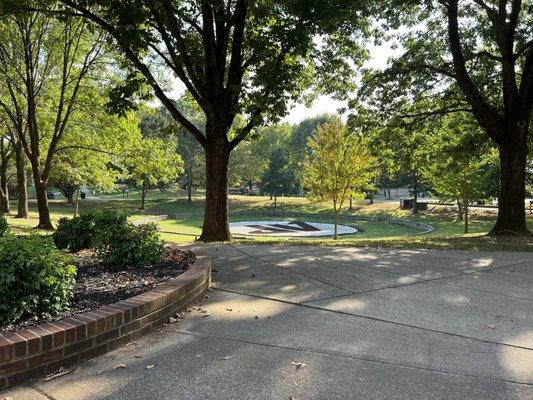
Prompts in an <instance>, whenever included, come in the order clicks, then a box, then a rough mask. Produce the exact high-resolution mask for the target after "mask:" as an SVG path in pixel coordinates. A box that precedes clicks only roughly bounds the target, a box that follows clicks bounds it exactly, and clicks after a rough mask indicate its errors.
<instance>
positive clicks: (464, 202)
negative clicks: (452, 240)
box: [463, 199, 468, 233]
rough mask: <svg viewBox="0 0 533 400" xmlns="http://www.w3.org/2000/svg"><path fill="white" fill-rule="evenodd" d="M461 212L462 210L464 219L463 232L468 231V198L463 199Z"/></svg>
mask: <svg viewBox="0 0 533 400" xmlns="http://www.w3.org/2000/svg"><path fill="white" fill-rule="evenodd" d="M463 212H464V216H465V218H464V220H465V233H468V200H467V199H465V200H464V201H463Z"/></svg>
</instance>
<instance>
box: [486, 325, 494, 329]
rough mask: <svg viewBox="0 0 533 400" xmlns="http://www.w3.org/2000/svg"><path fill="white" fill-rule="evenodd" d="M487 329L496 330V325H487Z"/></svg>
mask: <svg viewBox="0 0 533 400" xmlns="http://www.w3.org/2000/svg"><path fill="white" fill-rule="evenodd" d="M487 327H488V328H490V329H496V325H487Z"/></svg>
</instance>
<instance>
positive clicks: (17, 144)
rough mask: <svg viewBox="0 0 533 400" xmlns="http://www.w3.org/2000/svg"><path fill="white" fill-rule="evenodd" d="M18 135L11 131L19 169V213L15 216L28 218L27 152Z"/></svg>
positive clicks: (16, 164)
mask: <svg viewBox="0 0 533 400" xmlns="http://www.w3.org/2000/svg"><path fill="white" fill-rule="evenodd" d="M18 137H19V136H18V135H17V134H15V133H13V131H11V134H10V138H11V143H13V152H14V153H15V166H16V170H17V197H18V199H17V214H16V215H15V218H20V219H28V218H29V207H28V179H27V176H26V154H25V153H24V148H23V147H22V142H21V141H20V140H19V139H18Z"/></svg>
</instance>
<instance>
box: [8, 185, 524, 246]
mask: <svg viewBox="0 0 533 400" xmlns="http://www.w3.org/2000/svg"><path fill="white" fill-rule="evenodd" d="M139 205H140V197H139V195H138V193H136V192H135V191H132V192H130V194H129V197H128V198H123V197H122V194H121V193H118V194H112V195H106V196H103V197H101V198H92V199H86V200H81V201H80V211H81V212H84V211H88V210H91V209H107V210H122V211H126V212H128V213H130V215H131V219H132V220H138V219H142V218H145V217H148V216H152V215H167V214H181V213H202V212H203V193H202V192H198V193H195V196H194V197H193V201H192V202H188V201H187V198H186V192H185V191H181V190H179V191H165V192H160V191H152V192H150V193H149V194H148V197H147V202H146V210H143V211H141V210H139ZM398 206H399V201H392V202H383V201H381V202H376V203H375V204H373V205H361V204H359V205H356V206H354V209H353V210H351V211H349V210H346V211H345V215H354V216H366V217H383V218H406V219H410V220H413V221H418V222H424V223H427V224H429V225H432V226H433V227H434V228H435V231H433V232H431V233H429V234H425V235H418V236H413V235H416V233H417V232H418V231H417V230H416V229H414V228H409V227H405V226H400V225H394V224H390V223H387V222H369V221H351V220H350V221H346V220H345V221H343V219H342V217H341V221H340V223H342V224H345V225H349V226H354V227H356V228H358V229H359V230H360V232H359V233H357V234H354V235H345V236H340V238H339V240H337V241H334V240H332V239H331V238H273V237H260V238H249V237H248V238H247V237H235V238H234V239H235V242H236V243H258V242H260V243H265V244H266V243H282V244H309V245H325V246H331V245H339V246H357V247H360V246H371V247H399V248H440V249H472V250H516V251H531V250H532V247H533V242H532V241H531V240H523V239H522V240H505V241H498V240H495V239H493V238H488V237H485V236H484V235H485V234H486V233H487V232H488V231H489V230H490V229H491V227H492V226H493V224H494V222H495V219H496V215H495V214H494V213H493V214H490V213H486V212H485V213H482V214H472V216H471V221H470V233H469V234H468V235H464V234H463V223H462V222H460V221H457V220H456V215H455V211H454V210H449V211H445V210H439V211H438V212H435V210H434V211H432V212H427V213H420V214H419V215H411V213H410V211H408V210H400V209H399V208H398ZM229 208H230V219H231V221H243V220H250V219H252V220H253V219H255V220H257V219H262V218H261V217H260V216H258V215H248V216H247V215H246V212H250V213H261V212H265V213H271V212H272V211H278V212H282V213H291V212H294V213H310V214H316V215H315V216H313V217H306V218H305V219H307V220H309V221H315V222H331V218H330V216H329V215H330V214H331V210H330V207H328V205H327V204H316V203H311V202H310V201H308V200H307V199H305V198H294V197H290V198H278V206H277V208H276V209H274V208H273V201H272V200H270V199H269V197H266V196H236V195H231V196H230V198H229ZM50 209H51V212H52V220H53V222H57V221H58V220H59V218H61V217H71V216H72V215H73V213H74V208H73V207H72V206H68V205H66V204H65V201H64V200H51V201H50ZM12 210H13V211H15V210H16V203H15V202H12ZM30 211H31V212H30V214H31V218H30V219H29V220H19V219H14V218H13V216H8V222H9V224H10V226H11V228H12V230H13V231H15V233H29V232H36V231H35V230H34V229H32V228H33V227H34V226H36V225H37V221H38V220H37V210H36V204H35V202H34V201H31V202H30ZM232 213H233V215H232ZM236 214H238V215H236ZM321 214H323V216H320V215H321ZM287 218H290V217H267V218H266V219H277V220H283V219H287ZM528 220H529V221H528V222H529V225H530V227H531V229H533V218H532V217H531V216H528ZM158 225H159V226H160V230H161V236H162V238H163V239H164V240H167V241H169V242H174V243H190V242H192V241H194V240H195V238H196V237H197V236H199V235H200V232H201V225H202V219H201V218H189V219H169V220H165V221H161V222H158Z"/></svg>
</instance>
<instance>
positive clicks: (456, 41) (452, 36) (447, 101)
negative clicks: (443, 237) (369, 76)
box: [375, 0, 533, 235]
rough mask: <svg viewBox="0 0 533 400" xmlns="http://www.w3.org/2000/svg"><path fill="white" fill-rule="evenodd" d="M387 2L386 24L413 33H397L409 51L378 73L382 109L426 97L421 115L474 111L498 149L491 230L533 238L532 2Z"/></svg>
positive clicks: (399, 0)
mask: <svg viewBox="0 0 533 400" xmlns="http://www.w3.org/2000/svg"><path fill="white" fill-rule="evenodd" d="M383 4H384V5H385V10H383V12H382V14H381V15H382V16H383V17H385V18H386V19H387V20H388V21H389V26H388V27H389V28H390V27H392V28H397V27H398V26H400V25H403V26H404V27H407V28H408V29H407V30H406V29H400V30H399V31H398V34H397V35H396V39H397V41H398V42H399V43H400V45H401V46H403V49H404V50H405V51H404V53H403V54H402V55H401V56H400V57H397V58H396V59H395V60H394V61H393V63H392V65H391V68H389V69H388V70H387V71H386V74H385V76H383V75H381V74H380V75H378V76H375V77H376V78H377V80H376V81H375V83H377V81H378V80H379V81H381V82H380V83H379V84H378V85H377V87H379V89H378V90H377V91H376V93H377V94H378V95H379V96H378V97H379V98H380V102H381V103H382V106H384V108H388V109H389V110H390V111H392V112H394V111H395V110H398V109H400V110H405V107H403V105H402V104H400V103H402V102H405V100H406V99H415V101H417V100H421V99H423V100H426V105H427V108H426V109H425V110H416V111H417V112H416V115H417V116H418V117H420V116H423V115H425V116H427V115H434V114H443V113H452V112H462V111H467V112H471V113H472V114H473V116H474V117H475V119H476V121H477V123H478V124H479V126H480V127H482V128H483V130H484V132H485V134H486V135H487V136H486V137H487V139H490V140H491V141H492V142H493V143H495V144H496V146H497V147H498V149H499V157H500V193H499V201H498V204H499V210H498V219H497V221H496V224H495V226H494V228H493V229H492V233H493V234H496V235H504V234H527V233H528V229H527V226H526V218H525V207H524V198H525V176H526V160H527V155H528V138H529V136H530V132H531V128H530V124H531V114H532V113H531V110H532V107H533V13H532V12H531V4H530V3H529V2H527V1H522V0H498V1H496V0H465V1H461V2H459V1H458V0H438V1H433V0H427V1H422V2H412V1H405V0H398V1H391V2H383ZM443 21H445V22H444V23H443ZM386 78H389V79H386ZM384 86H385V87H384ZM406 89H408V90H407V92H409V93H406ZM402 94H403V95H405V96H402ZM428 99H433V101H427V100H428ZM398 106H400V107H398ZM411 116H413V114H412V115H411Z"/></svg>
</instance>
